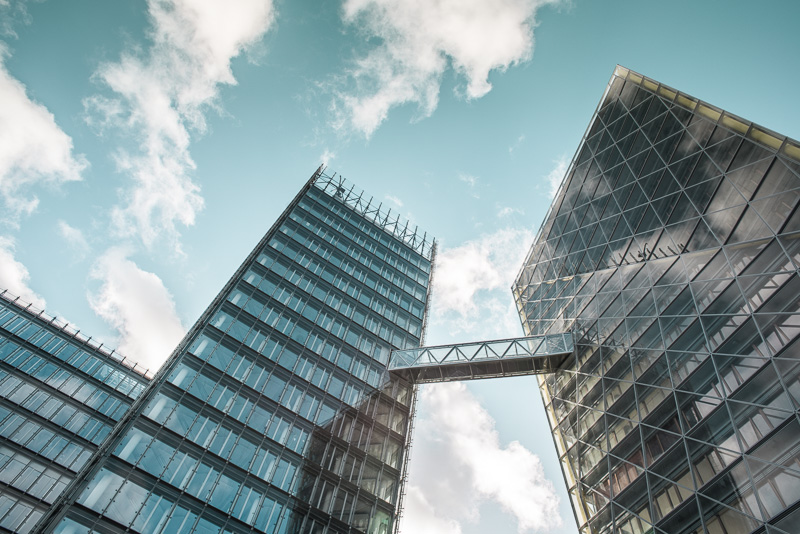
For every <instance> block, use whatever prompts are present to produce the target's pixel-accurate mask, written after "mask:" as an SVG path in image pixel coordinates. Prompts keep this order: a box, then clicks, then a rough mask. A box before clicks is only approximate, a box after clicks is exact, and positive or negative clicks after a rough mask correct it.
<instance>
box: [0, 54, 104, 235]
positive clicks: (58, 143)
mask: <svg viewBox="0 0 800 534" xmlns="http://www.w3.org/2000/svg"><path fill="white" fill-rule="evenodd" d="M7 55H8V52H7V50H6V48H5V46H4V45H3V43H0V102H2V104H0V195H2V197H3V201H4V203H5V206H6V210H4V211H5V213H4V214H3V215H0V218H1V219H6V220H7V221H9V222H15V221H16V219H17V218H18V217H19V216H20V215H22V214H28V213H30V212H32V211H33V210H34V209H36V206H37V205H38V203H39V199H38V198H37V197H36V195H35V194H32V193H30V192H29V189H30V188H31V187H33V186H36V185H40V184H47V185H51V186H57V185H59V184H62V183H65V182H71V181H76V180H80V179H81V173H82V172H83V170H84V169H85V168H86V167H87V166H88V164H87V162H86V159H85V158H84V157H83V156H82V155H77V156H76V155H73V146H72V139H71V138H70V137H69V136H68V135H67V134H65V133H64V132H63V131H62V130H61V128H59V127H58V125H57V124H56V121H55V118H54V117H53V114H52V113H50V112H49V111H48V110H47V108H45V107H44V106H43V105H42V104H39V103H38V102H34V101H33V100H31V99H30V98H29V97H28V95H27V92H26V89H25V86H24V85H23V84H22V83H21V82H20V81H19V80H17V79H15V78H14V77H13V76H11V74H10V73H9V72H8V70H6V67H5V64H4V60H5V57H6V56H7Z"/></svg>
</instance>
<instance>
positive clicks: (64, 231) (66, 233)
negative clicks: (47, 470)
mask: <svg viewBox="0 0 800 534" xmlns="http://www.w3.org/2000/svg"><path fill="white" fill-rule="evenodd" d="M58 234H59V235H60V236H61V237H62V238H63V239H64V240H65V241H66V242H67V244H68V245H69V247H70V248H71V249H72V251H73V253H74V254H75V256H76V257H78V258H81V259H82V258H85V257H86V254H88V253H89V250H90V248H91V247H89V242H88V241H86V237H85V236H84V235H83V232H81V231H80V230H79V229H78V228H75V227H74V226H70V225H69V224H67V223H66V222H64V221H58Z"/></svg>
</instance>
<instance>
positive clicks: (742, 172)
mask: <svg viewBox="0 0 800 534" xmlns="http://www.w3.org/2000/svg"><path fill="white" fill-rule="evenodd" d="M770 163H771V160H769V159H763V160H761V161H759V162H757V163H754V164H752V165H747V166H744V167H740V168H739V169H736V170H735V171H728V172H727V173H726V178H727V179H728V180H730V181H731V182H732V183H733V184H734V185H735V186H736V187H737V188H738V189H739V191H740V192H741V193H742V195H743V196H744V197H745V198H746V199H748V200H749V199H751V198H752V197H753V193H754V192H755V190H756V189H757V188H758V186H759V185H760V184H761V181H762V178H763V177H764V173H765V172H766V171H767V168H768V167H769V164H770Z"/></svg>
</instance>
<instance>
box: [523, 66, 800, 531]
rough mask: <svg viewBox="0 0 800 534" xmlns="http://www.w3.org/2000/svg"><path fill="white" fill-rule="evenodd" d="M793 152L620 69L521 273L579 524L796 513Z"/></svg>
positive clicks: (529, 326) (624, 527)
mask: <svg viewBox="0 0 800 534" xmlns="http://www.w3.org/2000/svg"><path fill="white" fill-rule="evenodd" d="M798 161H800V145H799V144H798V143H797V142H795V141H793V140H791V139H787V138H785V137H783V136H780V135H777V134H775V133H773V132H770V131H769V130H766V129H764V128H761V127H759V126H756V125H754V124H752V123H750V122H748V121H745V120H743V119H741V118H739V117H736V116H734V115H731V114H729V113H727V112H725V111H723V110H721V109H718V108H716V107H714V106H711V105H709V104H706V103H704V102H701V101H698V100H697V99H695V98H692V97H690V96H688V95H685V94H683V93H681V92H679V91H676V90H674V89H672V88H670V87H667V86H665V85H663V84H660V83H658V82H656V81H654V80H651V79H648V78H646V77H643V76H641V75H639V74H636V73H634V72H632V71H629V70H627V69H624V68H622V67H618V68H617V69H616V71H615V73H614V75H613V77H612V79H611V81H610V83H609V85H608V88H607V89H606V92H605V94H604V96H603V98H602V100H601V102H600V105H599V106H598V109H597V111H596V113H595V115H594V117H593V118H592V121H591V123H590V125H589V128H588V130H587V133H586V134H585V137H584V139H583V141H582V142H581V145H580V147H579V149H578V151H577V153H576V155H575V158H574V160H573V161H572V164H571V166H570V168H569V170H568V172H567V175H566V177H565V179H564V182H563V184H562V185H561V188H560V190H559V193H558V194H557V195H556V198H555V200H554V202H553V204H552V206H551V208H550V211H549V213H548V215H547V217H546V219H545V222H544V224H543V225H542V228H541V230H540V232H539V235H538V237H537V238H536V240H535V242H534V245H533V247H532V248H531V250H530V253H529V255H528V257H527V259H526V261H525V264H524V265H523V268H522V270H521V272H520V274H519V276H518V279H517V281H516V283H515V285H514V287H513V292H514V296H515V299H516V301H517V304H518V308H519V311H520V315H521V318H522V322H523V325H524V329H525V331H526V334H527V335H545V334H554V333H560V332H572V333H573V334H574V336H575V353H574V354H573V355H572V356H571V357H570V358H568V359H567V360H566V361H565V363H564V364H563V365H562V366H561V367H560V368H559V370H558V371H557V372H555V373H552V374H549V375H540V376H539V377H538V379H539V383H540V389H541V393H542V397H543V399H544V402H545V405H546V411H547V414H548V418H549V421H550V425H551V427H552V431H553V436H554V440H555V443H556V448H557V450H558V454H559V456H560V459H561V463H562V469H563V473H564V477H565V479H566V481H567V485H568V487H569V492H570V495H571V498H572V504H573V509H574V511H575V514H576V518H577V520H578V524H579V528H580V531H581V532H582V533H612V532H614V533H646V532H647V533H649V532H658V533H664V534H679V533H703V532H707V533H710V534H739V533H749V532H766V533H784V534H789V533H792V532H797V531H798V530H797V528H798V527H797V524H798V521H800V502H798V499H800V421H799V420H798V407H800V341H799V340H798V334H800V297H798V296H799V295H800V274H799V273H798V267H800V208H798V205H797V201H798V198H800V164H799V163H798Z"/></svg>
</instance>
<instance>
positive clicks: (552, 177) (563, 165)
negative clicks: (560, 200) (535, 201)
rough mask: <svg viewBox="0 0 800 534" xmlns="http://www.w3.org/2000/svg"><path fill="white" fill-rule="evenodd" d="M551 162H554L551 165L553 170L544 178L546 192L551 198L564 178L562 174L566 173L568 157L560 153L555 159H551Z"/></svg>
mask: <svg viewBox="0 0 800 534" xmlns="http://www.w3.org/2000/svg"><path fill="white" fill-rule="evenodd" d="M553 163H554V164H555V167H553V170H551V171H550V172H549V173H548V174H547V177H546V178H545V182H546V183H547V186H548V190H547V194H548V195H549V196H550V198H551V199H552V198H554V197H555V196H556V193H558V188H559V187H561V182H562V181H563V180H564V175H565V174H567V167H569V159H568V158H567V156H566V154H562V155H561V156H559V158H558V159H557V160H555V161H553Z"/></svg>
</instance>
